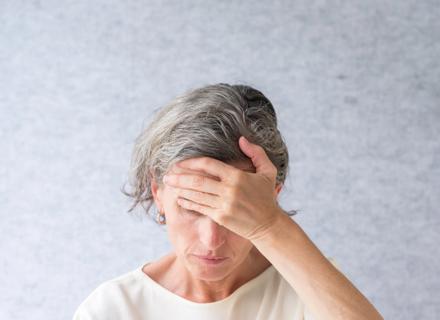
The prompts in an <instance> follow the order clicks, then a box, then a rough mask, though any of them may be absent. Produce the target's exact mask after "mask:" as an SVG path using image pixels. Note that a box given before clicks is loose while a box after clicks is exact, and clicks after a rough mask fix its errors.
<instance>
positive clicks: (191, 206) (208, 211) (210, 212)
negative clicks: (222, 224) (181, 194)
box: [177, 198, 216, 218]
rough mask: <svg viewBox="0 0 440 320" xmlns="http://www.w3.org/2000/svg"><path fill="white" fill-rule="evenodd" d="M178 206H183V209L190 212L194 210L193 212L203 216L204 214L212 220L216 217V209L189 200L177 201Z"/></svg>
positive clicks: (180, 199)
mask: <svg viewBox="0 0 440 320" xmlns="http://www.w3.org/2000/svg"><path fill="white" fill-rule="evenodd" d="M177 204H178V205H179V206H181V207H182V208H185V209H188V210H193V211H197V212H200V213H201V214H204V215H206V216H209V217H211V218H214V217H215V212H216V211H215V209H213V208H211V207H208V206H205V205H202V204H199V203H196V202H193V201H191V200H187V199H182V198H179V199H177Z"/></svg>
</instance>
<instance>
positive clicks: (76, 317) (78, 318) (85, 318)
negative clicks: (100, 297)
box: [72, 304, 93, 320]
mask: <svg viewBox="0 0 440 320" xmlns="http://www.w3.org/2000/svg"><path fill="white" fill-rule="evenodd" d="M72 320H93V318H92V317H91V315H90V314H89V313H88V312H86V311H85V310H84V309H83V307H82V304H81V305H80V306H79V307H78V308H77V309H76V311H75V313H74V314H73V318H72Z"/></svg>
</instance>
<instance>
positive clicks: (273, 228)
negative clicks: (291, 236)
mask: <svg viewBox="0 0 440 320" xmlns="http://www.w3.org/2000/svg"><path fill="white" fill-rule="evenodd" d="M289 222H290V223H292V220H291V219H290V217H289V216H288V215H287V214H286V212H285V211H284V210H283V209H281V208H278V209H277V210H276V213H275V214H274V219H273V220H272V221H271V222H270V223H269V224H268V225H267V226H266V227H264V228H261V230H260V232H259V233H258V235H255V236H254V237H252V238H251V239H249V240H251V242H252V243H253V244H254V245H258V244H260V243H266V242H271V241H272V240H273V239H274V237H276V236H277V235H279V234H280V233H281V232H282V229H283V228H284V227H285V226H286V224H287V223H289Z"/></svg>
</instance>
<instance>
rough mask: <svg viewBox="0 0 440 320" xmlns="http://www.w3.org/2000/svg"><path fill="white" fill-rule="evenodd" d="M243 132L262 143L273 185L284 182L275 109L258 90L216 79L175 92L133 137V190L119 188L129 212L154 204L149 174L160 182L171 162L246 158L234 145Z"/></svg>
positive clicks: (282, 151) (284, 156) (282, 146)
mask: <svg viewBox="0 0 440 320" xmlns="http://www.w3.org/2000/svg"><path fill="white" fill-rule="evenodd" d="M242 135H243V136H245V137H246V138H247V139H248V140H249V141H250V142H252V143H255V144H258V145H260V146H261V147H263V149H264V150H265V152H266V153H267V155H268V157H269V159H270V160H271V161H272V163H273V164H274V165H275V166H276V168H277V170H278V173H277V177H276V184H277V185H278V184H280V183H284V181H285V179H286V176H287V172H288V167H289V153H288V150H287V147H286V145H285V143H284V141H283V138H282V136H281V133H280V132H279V131H278V129H277V118H276V113H275V109H274V107H273V105H272V103H271V102H270V101H269V99H268V98H266V97H265V96H264V95H263V93H261V92H260V91H258V90H256V89H254V88H252V87H250V86H247V85H229V84H226V83H218V84H213V85H207V86H204V87H201V88H197V89H193V90H189V91H187V92H185V93H184V94H182V95H180V96H177V97H176V98H175V99H173V100H172V101H171V102H170V103H169V104H168V105H166V106H165V107H163V108H161V109H159V110H158V112H157V111H156V112H155V116H154V118H153V119H152V121H151V122H150V124H149V125H148V127H147V128H145V129H144V130H143V131H142V132H141V134H140V135H139V136H138V137H137V138H136V141H135V145H134V149H133V154H132V160H131V173H130V177H129V181H128V182H129V183H130V185H131V186H132V191H126V190H125V184H124V186H123V187H122V189H121V191H122V192H123V193H124V194H125V195H127V196H129V197H131V198H132V199H133V204H132V206H131V208H130V209H129V210H128V212H131V211H132V210H133V209H134V208H135V207H136V206H138V205H139V204H140V205H141V206H142V207H143V208H144V209H145V212H146V214H147V215H148V213H149V210H150V208H151V206H152V204H153V203H154V200H153V195H152V192H151V181H152V179H155V181H156V182H157V183H158V184H159V185H161V184H162V177H163V175H164V174H165V173H166V172H167V171H168V170H169V169H170V168H171V167H172V166H173V165H174V164H175V163H176V162H179V161H182V160H185V159H188V158H194V157H201V156H207V157H212V158H215V159H217V160H220V161H223V162H226V163H228V162H233V161H241V160H249V158H248V157H247V156H246V155H245V154H244V153H243V152H242V151H241V150H240V147H239V145H238V139H239V137H240V136H242ZM286 213H287V214H288V215H294V214H296V213H297V211H296V210H291V211H287V212H286Z"/></svg>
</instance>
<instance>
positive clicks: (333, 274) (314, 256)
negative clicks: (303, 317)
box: [252, 212, 383, 320]
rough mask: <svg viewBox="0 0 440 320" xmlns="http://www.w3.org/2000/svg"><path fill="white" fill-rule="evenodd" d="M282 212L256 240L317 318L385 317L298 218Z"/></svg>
mask: <svg viewBox="0 0 440 320" xmlns="http://www.w3.org/2000/svg"><path fill="white" fill-rule="evenodd" d="M278 216H279V219H278V221H277V222H276V223H275V224H274V225H273V227H272V228H270V229H269V230H268V231H267V232H266V233H265V234H264V235H262V236H261V237H259V238H258V239H254V240H252V242H253V244H254V245H255V247H256V248H257V249H258V250H259V251H260V252H261V253H262V254H263V255H264V256H265V257H266V258H267V259H268V260H269V261H270V262H271V263H272V264H273V266H274V267H275V268H276V269H277V270H278V271H279V272H280V274H281V275H282V276H283V277H284V279H286V281H287V282H288V283H289V284H290V285H291V286H292V287H293V288H294V290H295V291H296V292H297V293H298V295H299V296H300V298H301V299H302V301H303V302H304V304H305V306H306V307H307V308H308V309H309V310H310V312H311V313H312V315H313V316H315V317H316V319H319V320H324V319H344V320H345V319H362V320H364V319H365V320H366V319H369V320H372V319H375V320H376V319H377V320H383V317H382V316H381V315H380V314H379V312H378V311H377V310H376V309H375V308H374V306H373V305H372V304H371V303H370V302H369V301H368V300H367V298H365V296H363V295H362V293H361V292H360V291H359V290H358V289H357V288H356V287H355V286H354V285H353V284H352V283H351V282H350V281H349V280H348V279H347V278H346V277H345V276H344V275H343V274H342V273H340V272H339V271H338V270H337V269H336V268H335V267H334V266H333V265H332V264H331V262H330V261H329V260H327V258H326V257H325V256H324V255H323V254H322V253H321V251H320V250H319V249H318V248H317V247H316V245H315V244H314V243H313V242H312V241H311V240H310V239H309V237H308V236H307V234H306V233H305V232H304V231H303V230H302V229H301V227H300V226H299V225H298V224H297V223H296V222H295V221H294V220H292V219H291V218H290V217H289V216H287V215H286V214H285V213H284V212H281V214H278Z"/></svg>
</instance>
